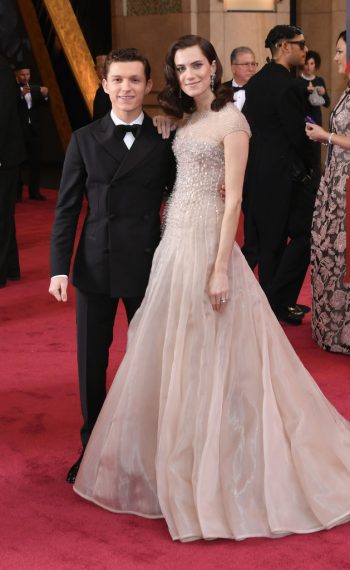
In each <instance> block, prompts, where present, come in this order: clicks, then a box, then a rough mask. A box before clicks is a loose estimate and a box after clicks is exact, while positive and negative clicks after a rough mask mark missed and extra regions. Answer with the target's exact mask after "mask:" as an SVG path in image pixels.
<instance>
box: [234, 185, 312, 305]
mask: <svg viewBox="0 0 350 570" xmlns="http://www.w3.org/2000/svg"><path fill="white" fill-rule="evenodd" d="M314 200H315V196H314V194H313V191H312V188H311V187H308V186H307V187H306V186H303V185H301V184H300V185H299V184H297V183H295V185H294V187H293V193H292V199H291V203H290V209H289V215H288V218H287V221H286V225H285V229H284V231H283V232H278V233H276V234H275V235H274V232H273V228H274V220H273V219H272V218H271V219H270V220H259V219H254V215H253V216H252V217H251V218H249V226H248V228H249V229H250V230H252V228H253V231H254V232H255V233H254V234H252V235H250V236H249V238H248V243H249V240H251V239H252V236H253V238H254V243H255V244H258V248H259V253H258V258H259V282H260V285H261V287H262V288H263V290H264V292H265V294H266V296H267V298H268V300H269V302H270V305H271V307H272V309H273V310H274V311H275V313H276V314H278V313H281V312H283V311H284V310H285V309H286V308H287V307H290V306H293V305H295V303H296V302H297V299H298V296H299V293H300V290H301V287H302V285H303V282H304V279H305V275H306V271H307V268H308V265H309V263H310V237H311V223H312V215H313V208H314ZM266 222H267V223H268V225H266ZM277 225H278V224H277ZM243 251H244V250H243ZM247 261H248V263H250V265H251V263H252V260H251V259H250V257H249V251H248V252H247Z"/></svg>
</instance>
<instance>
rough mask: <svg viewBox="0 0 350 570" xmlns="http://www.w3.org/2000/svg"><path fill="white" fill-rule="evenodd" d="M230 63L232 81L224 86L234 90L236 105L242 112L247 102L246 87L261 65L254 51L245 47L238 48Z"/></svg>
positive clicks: (234, 51)
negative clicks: (256, 59)
mask: <svg viewBox="0 0 350 570" xmlns="http://www.w3.org/2000/svg"><path fill="white" fill-rule="evenodd" d="M230 61H231V70H232V79H231V80H230V81H227V82H226V83H224V85H226V86H227V87H232V88H233V91H234V102H235V105H236V107H237V108H238V109H239V110H240V111H241V110H242V107H243V105H244V102H245V91H244V89H245V85H246V83H248V81H249V79H250V78H251V77H252V76H253V75H254V74H255V73H256V70H257V67H258V65H259V64H258V63H257V62H256V61H255V54H254V52H253V50H252V49H250V48H249V47H245V46H240V47H236V48H235V49H234V50H233V51H232V53H231V57H230Z"/></svg>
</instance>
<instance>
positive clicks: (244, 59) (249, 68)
mask: <svg viewBox="0 0 350 570" xmlns="http://www.w3.org/2000/svg"><path fill="white" fill-rule="evenodd" d="M256 68H257V65H256V61H255V55H254V54H253V53H249V52H247V53H240V54H238V55H237V57H236V60H235V62H234V63H232V64H231V69H232V77H233V79H234V80H235V81H236V83H238V85H245V84H246V83H247V82H248V81H249V79H250V78H251V77H252V75H254V73H255V72H256Z"/></svg>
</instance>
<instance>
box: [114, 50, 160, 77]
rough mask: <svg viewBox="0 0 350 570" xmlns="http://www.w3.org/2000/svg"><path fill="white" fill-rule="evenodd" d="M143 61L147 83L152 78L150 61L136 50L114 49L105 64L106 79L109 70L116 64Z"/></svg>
mask: <svg viewBox="0 0 350 570" xmlns="http://www.w3.org/2000/svg"><path fill="white" fill-rule="evenodd" d="M119 61H121V62H128V61H141V63H143V67H144V69H145V76H146V81H148V80H149V79H150V78H151V66H150V64H149V61H148V59H147V58H146V57H145V56H144V55H142V53H141V52H140V51H139V50H138V49H136V48H120V49H113V50H112V51H111V52H109V54H108V55H107V57H106V61H105V64H104V77H105V79H107V75H108V72H109V68H110V66H111V64H112V63H114V62H119Z"/></svg>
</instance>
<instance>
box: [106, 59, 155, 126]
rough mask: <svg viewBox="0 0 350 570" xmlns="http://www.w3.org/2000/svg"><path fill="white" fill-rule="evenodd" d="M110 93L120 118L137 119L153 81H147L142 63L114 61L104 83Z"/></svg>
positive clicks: (113, 106) (115, 110)
mask: <svg viewBox="0 0 350 570" xmlns="http://www.w3.org/2000/svg"><path fill="white" fill-rule="evenodd" d="M102 85H103V89H104V90H105V92H106V93H108V95H109V98H110V100H111V103H112V109H113V111H114V112H115V113H116V115H118V116H119V117H120V118H123V116H125V114H126V115H130V117H129V118H130V119H131V120H133V119H134V118H136V117H137V116H138V115H139V114H140V113H141V111H142V104H143V100H144V97H145V95H147V94H148V93H149V92H150V91H151V89H152V80H151V79H149V80H148V81H147V80H146V76H145V68H144V65H143V63H142V61H125V62H124V61H118V62H116V61H113V62H112V63H111V65H110V67H109V71H108V75H107V78H106V79H103V82H102Z"/></svg>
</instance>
